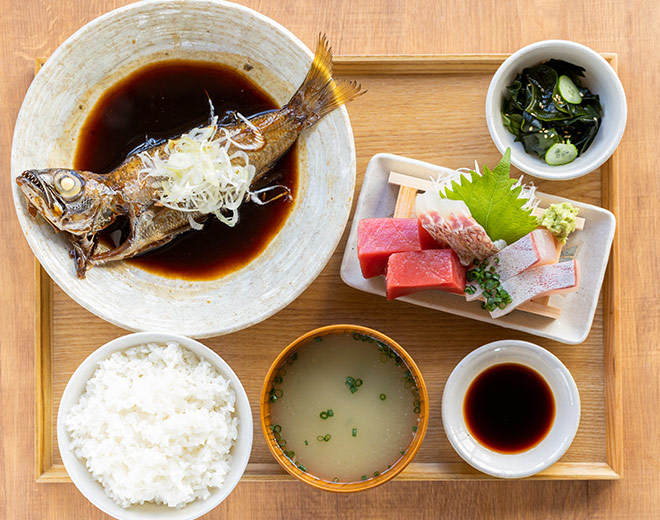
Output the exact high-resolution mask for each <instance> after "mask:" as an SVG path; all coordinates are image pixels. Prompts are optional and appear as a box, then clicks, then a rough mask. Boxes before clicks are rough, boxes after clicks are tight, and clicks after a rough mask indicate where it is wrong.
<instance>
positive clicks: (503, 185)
mask: <svg viewBox="0 0 660 520" xmlns="http://www.w3.org/2000/svg"><path fill="white" fill-rule="evenodd" d="M510 158H511V149H510V148H507V150H506V152H504V156H503V157H502V160H501V161H500V163H499V164H498V165H497V166H496V167H495V169H494V170H492V171H491V170H490V169H489V168H488V167H487V166H484V167H483V174H482V175H479V174H478V173H475V172H470V173H471V177H472V180H468V179H467V177H465V176H463V175H461V179H460V184H459V183H458V182H456V181H452V183H451V188H449V187H447V188H446V189H445V193H444V195H443V194H442V193H441V194H440V195H441V196H443V197H444V198H447V199H452V200H462V201H463V202H465V205H466V206H467V207H468V209H469V210H470V213H471V214H472V217H473V218H474V220H476V221H477V222H478V223H479V224H481V226H483V228H484V230H485V231H486V233H487V234H488V236H489V237H490V238H491V240H493V241H494V240H504V241H506V243H507V244H513V243H514V242H515V241H516V240H518V239H520V238H522V237H524V236H525V235H526V234H527V233H530V232H532V231H534V229H535V228H536V226H537V222H536V217H533V216H532V209H531V208H528V209H524V208H523V206H524V205H525V204H526V203H527V202H528V199H524V198H519V197H520V193H521V192H522V185H520V186H516V187H515V188H514V187H513V186H514V185H515V184H516V183H517V180H516V179H512V178H511V177H509V169H510Z"/></svg>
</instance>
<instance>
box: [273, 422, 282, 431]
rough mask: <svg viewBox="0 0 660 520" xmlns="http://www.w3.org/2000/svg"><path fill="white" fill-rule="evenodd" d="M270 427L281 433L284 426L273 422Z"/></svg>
mask: <svg viewBox="0 0 660 520" xmlns="http://www.w3.org/2000/svg"><path fill="white" fill-rule="evenodd" d="M270 429H271V430H272V431H274V432H275V433H280V432H281V431H282V427H281V426H280V425H279V424H275V425H273V424H271V425H270Z"/></svg>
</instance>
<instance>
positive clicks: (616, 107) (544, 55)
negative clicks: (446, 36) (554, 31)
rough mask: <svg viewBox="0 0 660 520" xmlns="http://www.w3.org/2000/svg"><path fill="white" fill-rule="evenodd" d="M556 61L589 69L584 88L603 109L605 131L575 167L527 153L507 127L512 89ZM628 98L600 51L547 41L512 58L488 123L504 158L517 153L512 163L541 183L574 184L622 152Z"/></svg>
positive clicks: (490, 101) (490, 102)
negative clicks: (505, 112)
mask: <svg viewBox="0 0 660 520" xmlns="http://www.w3.org/2000/svg"><path fill="white" fill-rule="evenodd" d="M551 58H555V59H559V60H564V61H568V62H570V63H573V64H574V65H579V66H580V67H583V68H584V69H585V72H584V78H583V81H582V83H583V85H584V86H585V87H587V88H588V89H589V90H590V91H591V92H593V93H594V94H598V95H599V96H600V102H601V105H602V107H603V118H602V123H601V127H600V129H599V130H598V133H597V134H596V137H595V139H594V141H593V143H591V146H590V147H589V148H588V149H587V151H586V152H585V153H584V154H582V155H581V156H579V157H578V158H576V159H575V160H574V161H573V162H571V163H569V164H564V165H562V166H550V165H548V164H546V163H545V161H543V160H542V159H539V158H538V157H536V156H535V155H530V154H528V153H526V152H525V150H524V149H523V146H522V144H521V143H515V142H514V136H513V134H510V133H509V131H508V130H507V129H506V128H504V125H503V124H502V114H501V111H502V101H503V100H504V97H505V94H506V87H507V86H508V85H510V84H511V83H512V82H513V80H514V79H515V77H516V75H517V74H518V73H519V72H522V70H523V69H524V68H526V67H531V66H534V65H537V64H539V63H541V62H543V61H547V60H549V59H551ZM627 113H628V109H627V104H626V94H625V92H624V90H623V86H622V85H621V81H620V80H619V77H618V76H617V74H616V72H615V71H614V69H613V68H612V67H611V65H610V64H609V63H607V61H605V59H604V58H603V57H602V56H601V55H600V54H598V53H597V52H596V51H594V50H592V49H590V48H589V47H585V46H584V45H581V44H579V43H576V42H571V41H565V40H546V41H541V42H536V43H533V44H531V45H528V46H527V47H523V48H522V49H520V50H519V51H516V52H514V53H513V54H512V55H511V56H509V57H508V58H507V59H506V60H505V61H504V63H502V65H500V67H499V69H497V72H495V75H494V76H493V79H492V80H491V82H490V86H489V87H488V94H487V95H486V122H487V124H488V131H489V132H490V136H491V137H492V139H493V142H494V143H495V146H497V149H498V150H499V151H500V152H501V153H502V154H503V153H504V152H505V150H506V149H507V148H511V163H512V164H513V165H514V166H516V167H517V168H518V169H520V170H522V171H523V172H525V173H528V174H529V175H532V176H534V177H539V178H541V179H551V180H568V179H575V178H576V177H581V176H582V175H586V174H587V173H590V172H592V171H594V170H595V169H596V168H598V167H599V166H600V165H602V164H603V163H604V162H605V161H607V159H609V158H610V156H611V155H612V154H613V153H614V150H616V147H617V146H618V145H619V142H620V141H621V137H622V136H623V131H624V130H625V128H626V118H627Z"/></svg>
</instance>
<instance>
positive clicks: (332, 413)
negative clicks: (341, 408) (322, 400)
mask: <svg viewBox="0 0 660 520" xmlns="http://www.w3.org/2000/svg"><path fill="white" fill-rule="evenodd" d="M333 415H335V412H333V411H332V409H328V417H332V416H333Z"/></svg>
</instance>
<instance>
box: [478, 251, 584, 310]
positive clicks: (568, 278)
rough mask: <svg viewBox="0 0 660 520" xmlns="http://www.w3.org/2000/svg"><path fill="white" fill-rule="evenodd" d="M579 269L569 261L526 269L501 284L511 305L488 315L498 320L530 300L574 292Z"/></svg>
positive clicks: (576, 262) (577, 264)
mask: <svg viewBox="0 0 660 520" xmlns="http://www.w3.org/2000/svg"><path fill="white" fill-rule="evenodd" d="M579 268H580V265H579V263H578V261H577V260H571V261H569V262H560V263H558V264H550V265H543V266H541V267H535V268H533V269H527V270H526V271H523V272H522V273H520V274H519V275H517V276H514V277H513V278H509V279H508V280H506V281H505V282H502V289H504V290H505V291H506V292H508V293H509V296H511V300H512V301H511V303H509V304H508V305H507V306H506V307H504V309H495V310H494V311H492V312H491V313H490V315H491V316H492V317H493V318H499V317H500V316H504V315H505V314H509V313H510V312H511V311H512V310H514V309H515V308H516V307H518V305H520V304H521V303H524V302H526V301H528V300H531V299H532V298H538V297H539V296H549V295H551V294H559V293H567V292H573V291H576V290H577V288H578V285H579V284H580V280H579V270H580V269H579Z"/></svg>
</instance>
